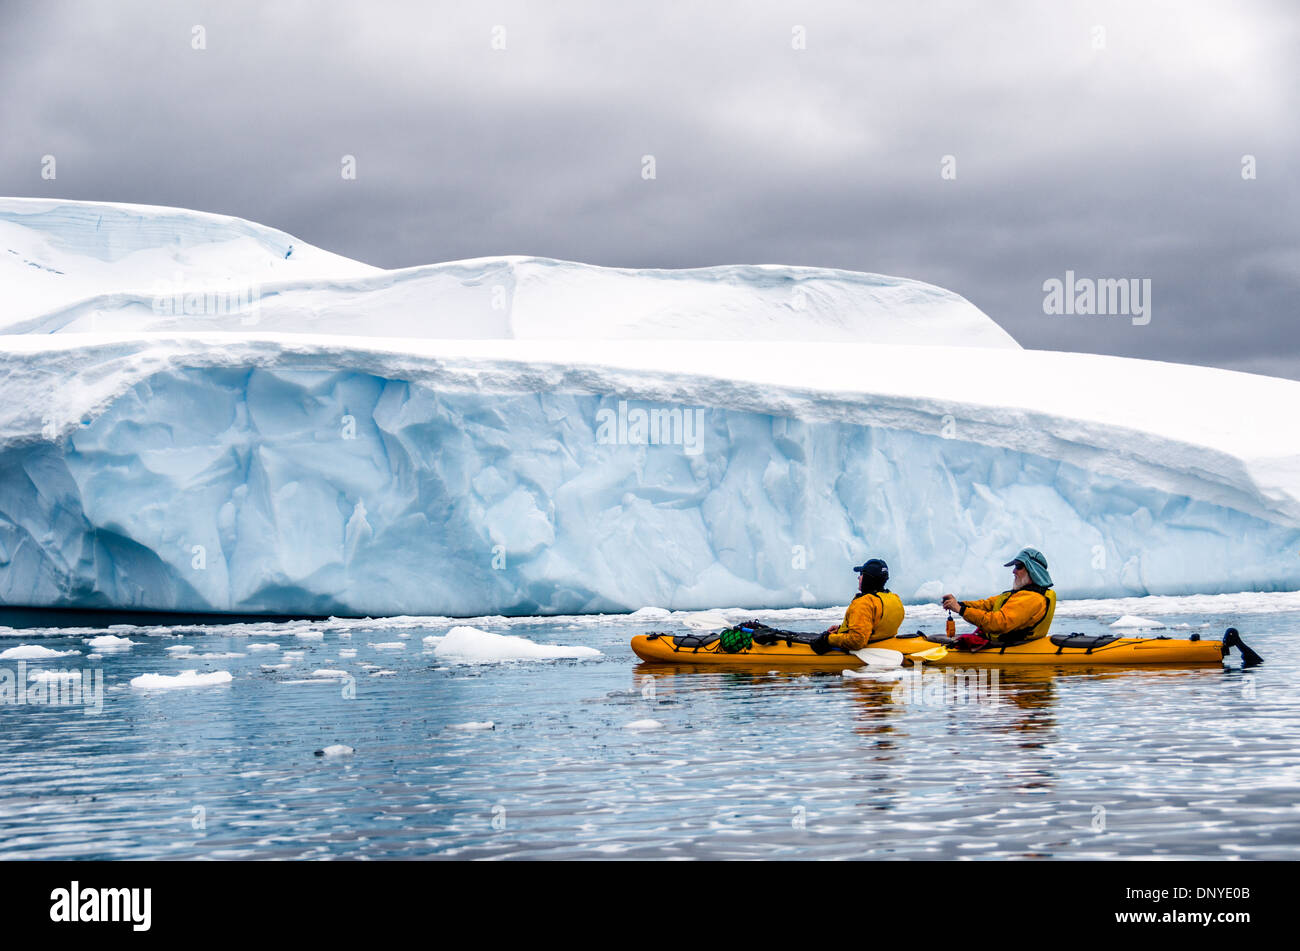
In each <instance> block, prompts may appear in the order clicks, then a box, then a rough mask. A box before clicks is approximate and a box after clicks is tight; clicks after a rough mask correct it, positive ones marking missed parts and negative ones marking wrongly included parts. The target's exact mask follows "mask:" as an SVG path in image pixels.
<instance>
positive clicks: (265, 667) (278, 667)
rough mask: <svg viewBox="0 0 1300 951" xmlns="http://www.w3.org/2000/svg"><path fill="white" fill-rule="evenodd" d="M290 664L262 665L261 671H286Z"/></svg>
mask: <svg viewBox="0 0 1300 951" xmlns="http://www.w3.org/2000/svg"><path fill="white" fill-rule="evenodd" d="M291 666H293V665H292V664H263V665H262V669H263V670H288V669H289V668H290V667H291Z"/></svg>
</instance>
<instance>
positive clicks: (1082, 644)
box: [1051, 634, 1120, 654]
mask: <svg viewBox="0 0 1300 951" xmlns="http://www.w3.org/2000/svg"><path fill="white" fill-rule="evenodd" d="M1119 639H1120V638H1119V635H1117V634H1052V635H1051V641H1052V643H1053V644H1055V645H1056V652H1057V653H1058V654H1059V653H1061V649H1062V648H1065V647H1072V648H1083V649H1085V650H1087V651H1088V652H1089V653H1091V652H1092V651H1093V649H1094V648H1097V647H1105V646H1106V645H1107V644H1111V643H1114V642H1115V641H1117V640H1119Z"/></svg>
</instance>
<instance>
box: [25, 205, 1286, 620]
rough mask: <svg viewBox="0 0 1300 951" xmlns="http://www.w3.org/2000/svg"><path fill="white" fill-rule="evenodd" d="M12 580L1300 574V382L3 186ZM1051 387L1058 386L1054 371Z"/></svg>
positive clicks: (510, 593) (929, 296)
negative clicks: (333, 242) (883, 567)
mask: <svg viewBox="0 0 1300 951" xmlns="http://www.w3.org/2000/svg"><path fill="white" fill-rule="evenodd" d="M0 284H2V285H3V287H4V288H5V295H4V298H3V301H0V366H2V367H3V371H4V372H3V374H2V375H0V393H2V395H3V399H0V602H3V603H6V604H11V605H24V606H101V607H122V608H127V607H129V608H149V609H160V610H186V611H205V612H206V611H230V612H240V613H253V612H270V613H288V614H331V613H333V614H354V615H355V614H363V615H364V614H370V615H380V614H442V615H482V614H492V613H500V614H518V613H580V612H587V611H617V610H626V609H633V608H638V607H641V606H644V605H656V606H662V607H670V608H706V607H712V606H718V605H729V604H743V605H746V606H751V607H755V608H761V607H785V606H796V605H809V606H811V605H829V604H835V603H843V602H844V601H846V600H847V599H848V598H849V597H850V596H851V594H852V588H853V583H854V578H853V576H852V573H851V572H850V570H849V568H850V566H851V565H853V564H857V563H858V562H859V561H860V560H861V559H863V558H865V557H868V556H869V555H879V556H881V557H884V558H886V559H887V560H888V561H889V562H890V565H891V567H892V569H893V582H892V587H893V589H894V590H896V591H899V592H900V593H901V594H902V595H903V596H904V598H905V599H909V600H912V599H920V598H930V597H934V596H937V594H939V593H941V591H946V590H954V591H957V592H958V593H959V594H962V595H963V596H977V595H981V594H986V593H991V592H992V591H995V590H1000V589H1001V588H1002V587H1005V582H1006V580H1007V576H1008V575H1009V572H1008V570H1007V569H1004V568H1002V567H1001V563H1002V562H1004V561H1006V560H1007V558H1008V557H1009V555H1010V554H1012V553H1013V552H1014V551H1015V550H1016V549H1017V548H1019V547H1020V546H1021V545H1026V544H1029V545H1034V546H1036V547H1039V548H1041V549H1042V550H1043V551H1044V552H1045V553H1046V554H1047V556H1048V558H1049V560H1050V562H1051V565H1052V571H1053V574H1054V576H1055V578H1056V580H1057V583H1058V588H1059V589H1060V591H1061V593H1062V596H1064V597H1085V596H1089V597H1101V596H1123V595H1135V594H1148V593H1154V594H1177V593H1186V592H1203V593H1214V592H1221V591H1238V590H1276V589H1280V588H1297V587H1300V557H1298V556H1297V553H1298V551H1300V427H1297V426H1296V425H1295V424H1294V422H1293V421H1292V420H1291V418H1290V416H1291V414H1292V411H1293V409H1294V407H1296V406H1298V405H1300V384H1298V383H1295V382H1291V381H1287V380H1279V379H1274V378H1269V377H1259V376H1252V375H1248V374H1241V373H1232V372H1228V371H1221V370H1213V369H1207V368H1201V367H1188V366H1177V365H1171V364H1163V363H1154V362H1149V361H1138V360H1128V359H1121V358H1111V357H1100V356H1092V355H1081V354H1068V353H1046V352H1035V351H1026V350H1023V349H1021V348H1020V347H1019V346H1018V345H1016V344H1015V342H1014V341H1013V340H1012V339H1011V338H1010V337H1009V336H1008V335H1007V334H1006V333H1005V332H1004V331H1002V330H1001V329H1000V328H999V327H998V326H997V325H996V324H995V323H994V322H993V321H992V320H990V319H989V318H988V317H987V316H986V315H984V314H982V313H981V312H980V311H979V310H978V309H977V308H975V307H974V306H973V305H971V304H970V303H969V302H967V301H965V300H963V299H962V298H960V297H959V296H957V295H955V294H952V293H950V292H947V291H944V290H941V289H939V288H935V287H932V286H929V285H925V284H920V283H917V282H914V281H907V280H903V279H899V278H891V277H883V276H880V275H870V274H857V273H854V272H845V271H830V270H820V269H816V268H785V267H778V266H734V267H723V268H707V269H699V270H687V271H653V270H646V271H632V270H620V269H605V268H595V267H590V266H586V265H580V264H574V263H570V262H560V261H551V260H546V259H540V258H523V257H511V258H485V259H478V260H473V261H461V262H453V263H449V264H439V265H430V266H427V267H420V268H408V269H403V270H399V271H384V270H380V269H377V268H372V267H370V266H368V265H364V264H361V263H359V262H355V261H350V260H348V259H346V258H341V257H338V256H337V255H332V254H329V253H328V252H325V251H321V250H319V249H316V248H313V247H311V246H310V245H307V244H305V243H303V242H301V241H299V240H297V239H295V238H292V237H291V236H289V235H286V234H284V233H282V232H278V231H274V230H272V229H269V228H264V227H262V226H260V225H255V224H252V223H250V222H245V221H240V220H238V219H229V218H222V217H219V216H214V215H204V214H201V213H197V212H189V211H183V210H179V209H159V208H149V207H142V206H129V205H111V204H101V203H82V202H58V201H40V200H32V199H0ZM1027 393H1033V394H1034V400H1033V402H1032V405H1026V400H1025V395H1026V394H1027Z"/></svg>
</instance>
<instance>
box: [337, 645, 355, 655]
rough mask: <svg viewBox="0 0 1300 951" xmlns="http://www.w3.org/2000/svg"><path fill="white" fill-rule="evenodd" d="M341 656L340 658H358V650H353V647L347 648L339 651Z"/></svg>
mask: <svg viewBox="0 0 1300 951" xmlns="http://www.w3.org/2000/svg"><path fill="white" fill-rule="evenodd" d="M339 656H340V657H356V656H357V652H356V650H355V649H354V648H351V647H345V648H343V649H342V650H340V651H339Z"/></svg>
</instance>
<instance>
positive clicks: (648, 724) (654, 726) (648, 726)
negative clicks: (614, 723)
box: [623, 720, 664, 730]
mask: <svg viewBox="0 0 1300 951" xmlns="http://www.w3.org/2000/svg"><path fill="white" fill-rule="evenodd" d="M663 726H664V725H663V724H662V723H660V722H659V721H658V720H633V721H632V722H631V723H629V724H627V725H626V726H624V727H623V729H625V730H662V729H663Z"/></svg>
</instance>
